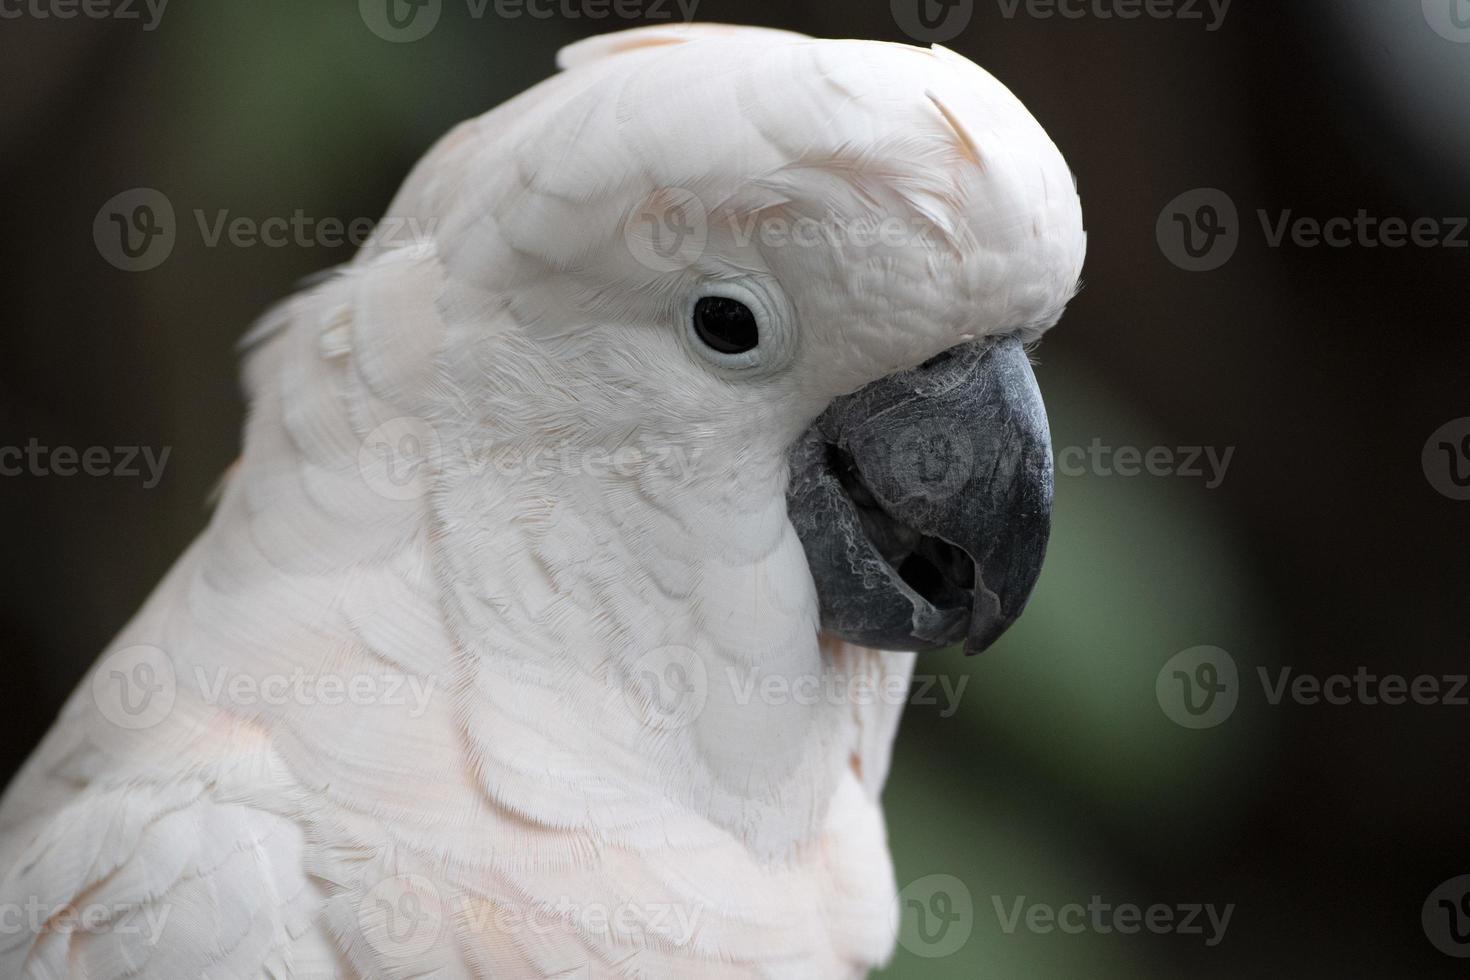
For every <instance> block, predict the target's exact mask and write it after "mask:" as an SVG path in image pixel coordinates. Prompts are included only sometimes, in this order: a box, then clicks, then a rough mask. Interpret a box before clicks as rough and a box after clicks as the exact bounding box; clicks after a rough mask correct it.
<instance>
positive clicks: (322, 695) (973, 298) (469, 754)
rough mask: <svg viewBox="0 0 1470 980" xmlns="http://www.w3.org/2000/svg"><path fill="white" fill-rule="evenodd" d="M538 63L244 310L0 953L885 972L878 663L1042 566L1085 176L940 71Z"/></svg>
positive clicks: (245, 967)
mask: <svg viewBox="0 0 1470 980" xmlns="http://www.w3.org/2000/svg"><path fill="white" fill-rule="evenodd" d="M559 64H560V66H561V68H563V69H564V70H563V71H562V72H561V73H560V74H558V75H557V76H555V77H553V78H551V79H549V80H548V81H546V82H544V83H542V84H540V85H538V86H536V87H535V88H533V89H531V90H530V91H528V92H526V93H524V94H523V95H521V96H519V97H518V98H515V99H513V100H511V101H510V102H508V103H506V104H505V105H503V106H501V107H499V108H497V109H495V110H494V111H492V112H490V113H488V114H486V115H484V116H482V117H480V118H478V119H475V120H472V121H470V122H466V123H464V124H462V125H461V126H459V127H458V128H456V129H455V130H453V131H452V132H451V133H450V134H449V135H448V136H447V137H446V138H445V139H444V140H442V141H441V142H440V143H439V144H438V145H437V146H436V147H435V148H434V149H433V150H432V152H430V153H429V155H428V156H427V157H426V158H425V159H424V161H423V162H422V163H421V164H420V165H419V166H418V167H417V168H416V169H415V170H414V172H413V173H412V175H411V176H410V177H409V179H408V181H407V183H406V184H405V186H404V187H403V189H402V191H401V192H400V193H399V195H398V197H397V199H396V200H395V201H394V203H393V205H392V206H391V208H390V210H389V213H388V215H387V217H386V218H385V220H384V222H383V223H382V224H381V225H380V229H381V233H380V235H379V236H378V239H377V240H376V241H374V242H372V243H370V244H369V245H368V246H367V247H365V248H363V249H362V251H361V252H360V253H359V254H358V255H357V257H356V258H355V259H354V260H353V261H352V262H351V263H350V264H349V265H347V266H346V267H344V268H342V269H340V270H338V271H337V272H335V273H334V274H332V275H331V276H329V277H327V278H325V279H323V280H321V281H318V282H316V283H314V284H311V285H310V286H308V287H307V288H305V290H304V291H303V292H301V293H300V294H298V295H296V296H294V297H292V298H291V299H289V300H288V301H286V302H285V303H284V304H282V305H281V306H279V307H278V308H277V309H275V310H274V311H273V312H271V313H269V314H268V315H267V316H266V317H265V319H264V320H263V322H262V323H261V324H259V325H258V326H257V327H256V329H255V330H254V331H253V332H252V334H251V335H250V337H249V338H248V340H247V348H248V355H247V360H246V366H245V377H246V383H247V388H248V393H249V398H250V414H249V421H248V424H247V426H246V432H245V439H244V449H243V452H242V455H241V457H240V459H239V461H238V463H237V464H236V465H235V466H234V467H233V468H232V469H231V471H230V472H229V474H228V475H227V477H226V479H225V481H224V484H223V489H222V491H221V495H220V499H219V502H218V505H217V508H216V512H215V514H214V516H213V519H212V521H211V522H210V525H209V527H208V529H207V530H206V531H205V532H204V533H203V534H202V535H201V536H200V538H199V539H198V540H197V541H196V542H195V543H194V544H193V546H192V547H190V548H189V549H188V551H187V552H186V553H185V554H184V556H183V557H182V558H181V559H180V560H179V561H178V563H177V564H176V565H175V566H174V568H173V569H172V570H171V571H170V572H169V574H168V575H167V577H166V578H165V579H164V580H163V582H162V583H161V584H160V585H159V586H158V588H157V589H156V590H155V591H154V593H153V594H152V596H151V597H150V598H149V599H148V600H147V602H146V604H145V605H144V606H143V608H142V610H141V611H140V612H139V613H138V615H137V617H136V618H135V619H134V620H133V621H132V622H131V623H130V624H129V625H128V626H127V627H126V628H125V629H124V630H123V631H122V633H121V635H120V636H118V638H117V640H116V642H115V643H114V644H113V645H112V646H111V647H110V648H109V649H108V650H107V651H106V652H105V653H104V655H103V657H102V658H101V659H100V661H99V662H98V664H97V665H96V666H95V667H94V669H93V671H92V672H91V673H90V674H89V675H88V676H87V678H86V679H85V680H83V682H82V683H81V685H80V687H79V689H78V690H77V692H76V693H75V694H74V695H73V696H72V698H71V699H70V701H69V702H68V703H67V705H66V707H65V709H64V710H63V712H62V714H61V716H60V718H59V720H58V721H57V722H56V724H55V726H54V727H53V728H52V730H51V731H50V733H49V734H48V735H47V736H46V738H45V740H44V742H43V743H42V745H41V746H40V747H39V748H38V749H37V750H36V752H35V754H34V755H33V756H32V757H31V758H30V760H29V761H28V762H27V764H26V765H25V767H24V769H23V770H22V771H21V772H20V773H19V775H18V776H17V777H16V778H15V780H14V782H13V783H12V784H11V785H10V787H9V789H8V791H7V793H6V795H5V797H4V800H3V808H0V910H3V912H4V914H5V916H6V918H7V921H6V922H4V923H0V925H3V928H0V976H3V977H6V978H12V977H15V978H19V977H38V978H56V977H86V978H92V980H102V978H132V977H139V978H153V977H158V978H166V980H181V978H191V980H192V978H200V977H209V978H230V977H261V976H265V977H293V978H303V977H364V978H366V977H374V978H376V977H389V978H398V977H428V976H442V977H469V976H474V977H542V976H569V977H602V976H620V977H621V976H639V977H678V978H685V977H726V976H729V977H745V976H759V977H799V978H808V977H854V976H862V975H864V974H865V973H866V972H867V971H868V970H869V969H870V968H873V967H874V966H876V965H879V964H882V963H883V962H885V961H886V959H887V958H888V957H889V955H890V953H891V952H892V949H893V946H894V942H895V924H896V900H895V896H896V889H895V881H894V874H893V870H892V866H891V862H890V859H889V857H888V853H887V843H886V837H885V829H884V822H883V815H882V811H881V808H880V804H879V793H880V790H881V788H882V786H883V782H884V778H885V776H886V772H887V768H888V762H889V752H890V746H891V743H892V741H893V738H894V735H895V729H896V726H897V723H898V717H899V712H900V707H901V704H902V701H903V692H905V690H906V685H907V681H908V677H909V672H910V669H911V666H912V663H913V657H914V655H915V652H917V651H923V650H927V649H932V648H934V647H937V646H941V645H945V644H948V643H953V642H957V641H960V640H963V641H964V642H965V643H966V644H967V645H968V647H969V648H970V649H971V650H972V651H974V650H978V649H980V648H983V647H984V646H986V645H987V644H989V643H990V642H991V641H992V640H993V639H994V638H995V637H996V636H997V635H999V633H1000V632H1001V631H1002V630H1003V629H1004V628H1005V627H1006V626H1007V625H1008V624H1009V623H1010V622H1011V621H1012V620H1013V619H1014V618H1015V617H1016V616H1017V615H1018V614H1019V612H1020V609H1021V607H1022V606H1023V605H1024V603H1025V599H1026V597H1027V595H1028V593H1029V591H1030V589H1031V587H1032V585H1033V584H1034V582H1035V579H1036V575H1037V574H1038V570H1039V566H1040V562H1041V555H1042V552H1043V550H1044V548H1045V543H1046V534H1047V528H1048V516H1049V508H1050V500H1051V463H1050V447H1049V437H1048V434H1047V427H1046V420H1045V416H1044V414H1043V412H1042V408H1041V402H1040V398H1039V394H1038V393H1037V390H1036V385H1035V380H1034V378H1033V376H1032V374H1031V371H1030V367H1029V364H1028V363H1027V357H1026V353H1025V348H1024V346H1023V345H1024V344H1026V343H1027V342H1030V341H1033V340H1035V339H1036V338H1037V337H1038V336H1039V335H1040V334H1041V333H1042V332H1043V331H1044V330H1045V329H1046V328H1048V327H1049V326H1051V325H1052V324H1053V323H1055V322H1056V320H1057V319H1058V317H1059V316H1060V315H1061V311H1062V309H1063V306H1064V304H1065V303H1066V302H1067V300H1068V299H1069V298H1070V297H1071V296H1072V294H1073V293H1074V291H1075V289H1076V286H1077V282H1078V277H1079V274H1080V268H1081V264H1082V258H1083V252H1084V240H1085V238H1084V234H1083V230H1082V221H1081V211H1080V207H1079V203H1078V198H1077V194H1076V191H1075V184H1074V180H1073V177H1072V175H1071V173H1070V172H1069V170H1068V168H1067V166H1066V164H1065V162H1064V161H1063V159H1062V156H1061V154H1060V153H1059V152H1058V150H1057V148H1056V147H1055V146H1054V145H1053V143H1052V141H1051V140H1050V139H1049V138H1048V137H1047V135H1046V134H1045V133H1044V132H1043V130H1042V128H1041V127H1040V126H1039V125H1038V124H1037V122H1036V121H1035V120H1034V119H1033V118H1032V116H1031V115H1030V114H1029V113H1028V112H1027V111H1026V109H1025V108H1023V107H1022V105H1021V104H1020V102H1019V101H1017V99H1016V98H1015V97H1014V96H1013V95H1012V94H1011V93H1010V92H1009V91H1008V90H1007V89H1005V88H1004V87H1003V86H1002V85H1001V84H999V83H998V82H997V81H996V80H995V79H993V78H992V77H991V76H990V75H988V74H987V73H986V72H984V71H983V70H981V69H980V68H978V67H977V66H975V65H974V64H972V63H971V62H969V61H967V60H966V59H964V58H962V57H960V56H959V55H956V54H954V53H952V52H949V51H947V50H944V49H942V48H937V47H936V48H933V49H923V48H917V47H911V46H907V45H898V44H886V43H876V42H868V41H849V40H815V39H812V38H808V37H804V36H801V35H796V34H790V33H785V32H780V31H770V30H757V29H744V28H732V27H720V26H714V25H705V26H687V27H678V28H645V29H639V30H632V31H626V32H621V33H616V34H611V35H606V36H602V37H597V38H594V39H591V40H587V41H583V42H581V43H578V44H574V45H572V46H571V47H569V48H567V49H565V50H564V51H563V52H562V53H561V56H560V59H559ZM404 228H412V229H416V230H417V233H415V234H412V235H408V236H404V235H402V234H398V235H395V233H394V230H393V229H404ZM886 651H899V652H886ZM903 651H908V652H903ZM895 689H896V690H897V691H898V692H899V695H898V696H897V697H893V696H887V695H891V692H892V691H894V690H895Z"/></svg>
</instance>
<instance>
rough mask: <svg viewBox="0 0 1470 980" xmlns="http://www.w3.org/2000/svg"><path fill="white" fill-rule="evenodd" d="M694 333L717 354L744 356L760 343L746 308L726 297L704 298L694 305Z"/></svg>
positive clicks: (756, 328)
mask: <svg viewBox="0 0 1470 980" xmlns="http://www.w3.org/2000/svg"><path fill="white" fill-rule="evenodd" d="M694 332H695V333H696V334H698V335H699V339H700V340H702V341H704V342H705V343H706V344H708V345H709V346H710V347H711V348H713V349H714V350H716V351H719V352H720V353H721V354H744V353H745V352H746V351H748V350H754V349H755V347H756V345H758V344H759V343H760V342H761V335H760V327H759V325H757V324H756V322H755V314H754V313H752V312H750V307H748V306H746V305H745V304H744V303H742V302H740V301H739V300H738V299H730V298H729V297H726V296H705V297H703V298H701V299H700V300H699V302H697V303H695V304H694Z"/></svg>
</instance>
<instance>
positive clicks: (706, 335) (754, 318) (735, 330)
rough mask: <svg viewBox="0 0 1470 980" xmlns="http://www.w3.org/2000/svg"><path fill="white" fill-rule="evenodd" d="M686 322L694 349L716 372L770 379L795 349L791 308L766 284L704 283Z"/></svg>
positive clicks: (691, 297)
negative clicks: (754, 374) (768, 374)
mask: <svg viewBox="0 0 1470 980" xmlns="http://www.w3.org/2000/svg"><path fill="white" fill-rule="evenodd" d="M747 314H748V316H747ZM680 317H681V319H682V320H683V325H682V331H683V334H684V337H685V341H686V343H687V344H688V346H689V348H690V349H691V350H692V351H693V352H694V353H696V354H698V355H699V357H700V358H702V359H703V360H705V361H707V362H708V363H710V364H711V365H713V366H714V367H716V368H721V369H724V370H728V371H739V372H741V373H742V374H744V373H746V372H749V371H752V370H758V371H759V372H760V373H762V374H764V373H766V372H768V371H771V370H774V369H775V368H777V367H779V366H780V365H782V364H785V363H786V362H787V361H788V360H789V359H790V356H791V354H792V352H793V351H794V349H795V329H794V326H795V323H794V321H795V317H794V316H793V315H792V313H791V307H790V304H789V303H788V302H787V301H786V297H785V296H784V295H783V294H782V292H781V289H780V287H779V286H777V285H776V284H775V283H774V282H770V281H767V280H766V279H764V278H757V277H754V276H751V277H742V278H739V279H730V280H719V281H714V282H708V281H707V282H704V283H702V284H701V285H700V286H698V287H696V288H695V289H693V290H691V291H690V293H689V294H688V298H687V299H686V300H685V302H684V303H683V304H682V305H681V308H680ZM701 321H703V323H702V324H701ZM752 340H753V341H754V343H751V341H752Z"/></svg>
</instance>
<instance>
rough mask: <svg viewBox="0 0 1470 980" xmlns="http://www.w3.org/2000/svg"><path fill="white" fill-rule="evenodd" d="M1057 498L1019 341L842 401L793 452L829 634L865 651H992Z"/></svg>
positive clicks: (1021, 602) (803, 525)
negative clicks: (954, 647)
mask: <svg viewBox="0 0 1470 980" xmlns="http://www.w3.org/2000/svg"><path fill="white" fill-rule="evenodd" d="M1051 501H1052V456H1051V434H1050V432H1049V431H1048V429H1047V423H1046V410H1045V408H1044V406H1043V405H1042V402H1041V391H1040V389H1039V388H1038V387H1037V385H1036V376H1035V375H1034V374H1032V372H1031V364H1030V362H1029V361H1028V360H1027V358H1026V351H1025V349H1024V348H1023V347H1022V345H1021V343H1020V341H1018V340H1015V339H1013V338H1008V339H1003V340H998V341H984V342H980V343H976V344H969V345H965V346H962V347H956V348H953V349H952V350H949V351H946V352H945V353H943V354H940V355H939V356H938V357H935V358H933V359H931V360H930V361H928V362H927V363H925V364H923V365H922V366H920V367H918V368H915V369H913V370H911V371H904V372H901V373H899V374H895V375H890V376H889V377H886V378H883V379H882V380H880V381H876V382H874V383H872V384H870V385H868V386H867V387H865V388H862V389H860V390H859V391H856V392H853V393H852V394H850V395H846V396H844V397H842V398H839V399H837V401H835V402H833V403H832V405H831V406H830V407H829V408H828V409H827V411H826V412H824V413H823V414H822V416H821V417H820V418H819V419H817V421H816V422H815V423H814V424H813V425H812V427H811V428H810V429H809V430H807V432H806V434H805V435H804V436H803V437H802V438H801V440H800V441H798V442H797V444H796V445H795V446H794V447H793V448H792V451H791V485H790V488H789V490H788V491H787V507H788V512H789V514H790V516H791V522H792V524H793V525H794V526H795V528H796V531H797V534H798V535H799V536H800V537H801V542H802V545H803V546H804V547H805V549H806V555H807V563H808V565H810V567H811V572H812V576H813V578H814V579H815V580H816V585H817V595H818V598H819V600H820V603H821V615H822V629H823V630H825V631H827V632H828V633H831V634H834V635H836V636H839V637H841V638H842V639H844V640H849V641H851V642H853V643H857V644H860V645H862V646H867V647H875V648H878V649H887V650H921V651H922V650H932V649H935V648H938V647H942V646H947V645H949V644H952V643H956V642H959V641H961V640H963V641H964V644H965V652H966V653H968V654H975V653H979V652H980V651H982V650H984V649H986V648H987V647H989V646H990V645H991V644H992V643H994V642H995V641H996V640H997V639H998V638H999V637H1000V635H1001V634H1002V633H1004V632H1005V631H1006V629H1007V627H1009V626H1010V625H1011V623H1013V622H1015V621H1016V618H1017V617H1018V616H1020V615H1021V611H1022V610H1023V609H1024V608H1025V607H1026V601H1027V599H1029V598H1030V596H1031V590H1032V588H1033V587H1034V586H1035V584H1036V579H1037V576H1039V575H1040V574H1041V561H1042V558H1043V556H1044V555H1045V554H1046V542H1047V536H1048V534H1049V533H1050V530H1051Z"/></svg>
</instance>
